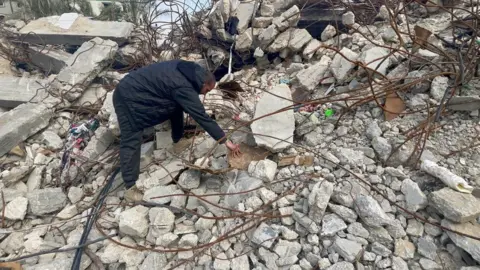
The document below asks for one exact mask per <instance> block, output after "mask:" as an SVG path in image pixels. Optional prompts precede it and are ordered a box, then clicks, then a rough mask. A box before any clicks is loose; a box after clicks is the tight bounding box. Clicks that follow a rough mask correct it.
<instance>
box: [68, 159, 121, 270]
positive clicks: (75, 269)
mask: <svg viewBox="0 0 480 270" xmlns="http://www.w3.org/2000/svg"><path fill="white" fill-rule="evenodd" d="M119 172H120V167H117V168H116V169H115V170H114V171H113V174H112V176H110V179H109V180H108V182H107V184H106V185H105V186H104V187H103V189H102V191H101V192H100V195H99V197H98V200H97V203H96V205H95V207H94V208H93V212H92V214H91V215H89V216H88V219H87V223H86V224H85V229H83V233H82V237H81V238H80V242H79V244H78V246H83V245H84V244H85V242H86V241H87V238H88V235H89V234H90V231H91V230H92V227H93V224H95V221H96V220H97V216H98V214H99V210H100V207H102V205H103V201H104V200H105V198H106V197H107V194H108V191H109V190H110V188H111V187H112V184H113V181H114V180H115V176H117V174H118V173H119ZM82 254H83V247H80V248H77V250H76V251H75V257H74V258H73V263H72V268H71V270H80V262H81V260H82Z"/></svg>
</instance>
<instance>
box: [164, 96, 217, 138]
mask: <svg viewBox="0 0 480 270" xmlns="http://www.w3.org/2000/svg"><path fill="white" fill-rule="evenodd" d="M173 99H174V100H175V101H176V102H177V103H178V104H180V106H181V107H182V108H183V110H184V111H185V112H186V113H188V114H189V115H190V116H191V117H192V118H193V119H194V120H195V121H196V122H197V123H198V124H199V125H200V126H201V127H202V128H203V129H204V130H205V131H206V132H207V133H208V134H209V135H210V136H212V138H213V139H215V140H216V141H218V142H219V143H221V144H222V143H224V142H225V141H226V138H225V132H223V130H222V129H221V128H220V126H218V124H217V122H215V121H214V120H213V119H212V118H210V116H208V115H207V113H206V112H205V107H203V104H202V102H201V101H200V98H199V96H198V94H197V93H196V92H195V90H193V89H189V88H181V89H177V90H175V91H174V93H173Z"/></svg>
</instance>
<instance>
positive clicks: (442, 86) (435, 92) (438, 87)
mask: <svg viewBox="0 0 480 270" xmlns="http://www.w3.org/2000/svg"><path fill="white" fill-rule="evenodd" d="M447 88H448V78H447V77H443V76H438V77H435V78H434V79H433V80H432V84H431V86H430V95H432V97H433V99H435V100H436V101H441V100H442V98H443V95H444V94H445V91H446V90H447Z"/></svg>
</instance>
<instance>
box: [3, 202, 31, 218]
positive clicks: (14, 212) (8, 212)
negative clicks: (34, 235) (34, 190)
mask: <svg viewBox="0 0 480 270" xmlns="http://www.w3.org/2000/svg"><path fill="white" fill-rule="evenodd" d="M27 206H28V199H27V198H23V197H17V198H15V199H14V200H13V201H11V202H9V203H8V204H7V206H6V207H5V218H7V219H9V220H23V219H24V218H25V215H26V214H27Z"/></svg>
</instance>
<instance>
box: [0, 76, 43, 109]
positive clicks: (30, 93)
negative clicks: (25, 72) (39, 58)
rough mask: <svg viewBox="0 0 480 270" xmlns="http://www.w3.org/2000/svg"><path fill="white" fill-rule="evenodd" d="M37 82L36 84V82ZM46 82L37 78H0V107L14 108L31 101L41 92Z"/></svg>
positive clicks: (41, 93)
mask: <svg viewBox="0 0 480 270" xmlns="http://www.w3.org/2000/svg"><path fill="white" fill-rule="evenodd" d="M37 81H38V82H37ZM45 84H46V82H45V81H43V80H39V79H38V78H27V77H13V76H0V85H1V86H2V87H0V107H3V108H15V107H16V106H18V105H20V104H22V103H25V102H28V101H30V100H32V98H33V97H34V96H35V95H36V94H37V96H39V97H40V95H43V94H44V93H46V92H45V91H41V90H42V88H43V86H42V85H45Z"/></svg>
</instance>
